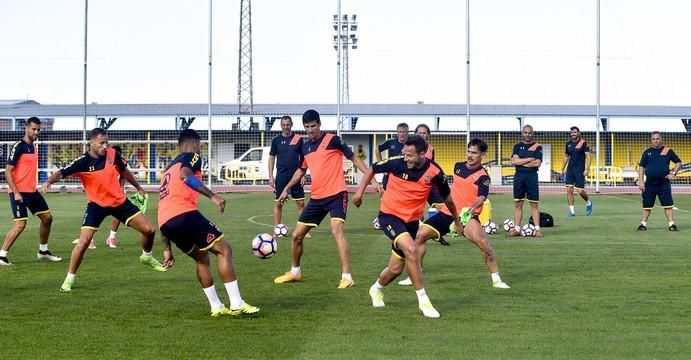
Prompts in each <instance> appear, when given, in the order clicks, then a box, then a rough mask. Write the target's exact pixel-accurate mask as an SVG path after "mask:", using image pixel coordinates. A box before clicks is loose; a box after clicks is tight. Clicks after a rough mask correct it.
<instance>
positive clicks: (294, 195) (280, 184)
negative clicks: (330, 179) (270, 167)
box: [276, 174, 305, 200]
mask: <svg viewBox="0 0 691 360" xmlns="http://www.w3.org/2000/svg"><path fill="white" fill-rule="evenodd" d="M292 178H293V175H290V176H288V175H282V174H278V175H276V199H278V197H279V196H281V193H282V192H283V189H285V188H286V185H288V183H289V182H290V179H292ZM288 194H290V198H291V199H293V200H304V199H305V189H304V188H303V187H302V185H300V183H299V182H298V183H297V184H295V185H294V186H293V187H292V188H290V190H288Z"/></svg>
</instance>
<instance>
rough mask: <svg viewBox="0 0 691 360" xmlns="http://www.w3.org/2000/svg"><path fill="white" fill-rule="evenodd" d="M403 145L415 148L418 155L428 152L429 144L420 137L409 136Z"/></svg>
mask: <svg viewBox="0 0 691 360" xmlns="http://www.w3.org/2000/svg"><path fill="white" fill-rule="evenodd" d="M403 144H404V145H406V146H411V145H413V146H415V152H416V153H418V154H419V153H422V152H426V151H427V142H426V141H425V139H423V138H422V137H421V136H420V135H410V136H408V138H407V139H406V141H405V143H403Z"/></svg>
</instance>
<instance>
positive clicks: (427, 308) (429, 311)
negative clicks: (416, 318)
mask: <svg viewBox="0 0 691 360" xmlns="http://www.w3.org/2000/svg"><path fill="white" fill-rule="evenodd" d="M420 311H421V312H422V315H424V316H425V317H427V318H432V319H436V318H438V317H440V316H441V315H440V314H439V311H437V309H435V308H434V306H432V303H431V302H430V301H426V302H424V303H422V304H420Z"/></svg>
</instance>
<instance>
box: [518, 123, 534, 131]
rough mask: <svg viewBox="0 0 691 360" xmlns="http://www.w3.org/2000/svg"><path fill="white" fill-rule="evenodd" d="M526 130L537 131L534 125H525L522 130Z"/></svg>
mask: <svg viewBox="0 0 691 360" xmlns="http://www.w3.org/2000/svg"><path fill="white" fill-rule="evenodd" d="M525 128H530V130H533V131H535V129H533V125H529V124H525V125H523V127H522V128H521V131H523V130H525Z"/></svg>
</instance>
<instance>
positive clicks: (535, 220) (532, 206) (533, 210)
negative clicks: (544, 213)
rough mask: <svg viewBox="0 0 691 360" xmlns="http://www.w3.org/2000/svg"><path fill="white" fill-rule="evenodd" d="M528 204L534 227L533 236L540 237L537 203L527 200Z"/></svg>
mask: <svg viewBox="0 0 691 360" xmlns="http://www.w3.org/2000/svg"><path fill="white" fill-rule="evenodd" d="M528 203H529V204H530V216H531V217H532V218H533V224H534V225H535V236H537V237H542V231H541V230H540V207H539V202H538V201H533V200H529V201H528Z"/></svg>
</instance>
